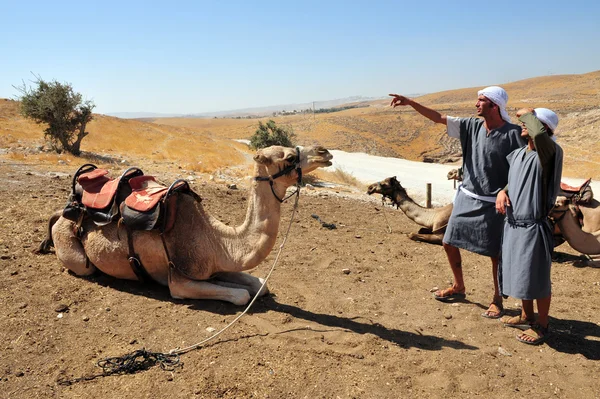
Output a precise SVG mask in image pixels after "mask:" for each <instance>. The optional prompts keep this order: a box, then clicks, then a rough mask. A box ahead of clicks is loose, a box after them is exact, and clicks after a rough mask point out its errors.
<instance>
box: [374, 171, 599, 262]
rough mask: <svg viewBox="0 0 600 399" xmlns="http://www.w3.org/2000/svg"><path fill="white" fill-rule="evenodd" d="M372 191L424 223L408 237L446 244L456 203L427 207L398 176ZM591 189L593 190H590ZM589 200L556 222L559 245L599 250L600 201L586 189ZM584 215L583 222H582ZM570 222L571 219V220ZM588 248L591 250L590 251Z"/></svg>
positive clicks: (562, 198)
mask: <svg viewBox="0 0 600 399" xmlns="http://www.w3.org/2000/svg"><path fill="white" fill-rule="evenodd" d="M456 175H458V173H453V172H452V171H451V172H450V173H448V178H449V179H450V178H451V176H456ZM367 193H368V194H375V193H378V194H382V195H383V197H384V198H389V199H390V200H391V201H392V202H393V203H394V204H395V205H396V206H397V207H399V208H400V209H401V210H402V211H403V212H404V213H405V214H406V216H407V217H408V218H409V219H411V220H412V221H413V222H415V223H417V224H419V225H421V226H423V229H421V230H419V233H410V234H409V235H408V237H409V238H410V239H411V240H414V241H421V242H427V243H430V244H439V245H441V244H442V239H443V238H444V232H445V229H446V226H447V225H448V220H449V219H450V214H451V213H452V204H448V205H445V206H443V207H441V208H424V207H422V206H420V205H418V204H417V203H415V202H414V201H413V200H412V199H411V198H410V197H409V196H408V194H407V193H406V190H405V189H404V187H402V185H401V184H400V182H398V180H396V178H395V177H388V178H387V179H385V180H382V181H380V182H377V183H373V184H371V185H370V186H369V187H368V191H367ZM587 193H589V194H587ZM586 196H587V197H586V198H587V199H586V203H585V204H579V205H578V206H577V207H575V206H574V205H570V208H568V209H569V210H570V212H569V213H570V215H569V218H568V220H566V221H564V222H563V223H562V224H561V223H557V224H556V230H555V233H554V239H555V246H558V245H560V244H562V243H563V242H564V241H565V240H566V241H567V242H568V243H569V245H571V247H573V248H574V249H575V250H577V251H580V252H581V253H582V254H586V255H594V254H596V252H595V251H596V249H595V245H596V240H595V239H593V238H592V237H599V236H600V203H598V201H596V200H595V199H591V198H589V196H591V191H586ZM559 199H561V201H562V202H563V203H560V204H559V201H558V199H557V208H555V209H558V212H559V213H560V212H561V211H562V210H563V209H567V208H566V207H565V206H566V205H564V202H569V200H568V198H566V197H559ZM580 215H581V219H582V222H580ZM571 219H572V220H573V221H574V222H576V224H577V226H578V228H579V231H575V230H573V228H572V227H573V226H572V224H571V223H570V221H571ZM567 222H569V223H568V224H567ZM563 224H564V226H565V228H569V230H568V234H565V232H564V231H563V227H562V225H563ZM586 251H587V252H586Z"/></svg>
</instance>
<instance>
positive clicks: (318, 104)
mask: <svg viewBox="0 0 600 399" xmlns="http://www.w3.org/2000/svg"><path fill="white" fill-rule="evenodd" d="M382 98H384V97H363V96H352V97H346V98H338V99H335V100H324V101H314V102H310V103H296V104H281V105H269V106H265V107H253V108H242V109H234V110H225V111H217V112H198V113H193V114H162V113H152V112H111V113H108V114H107V115H110V116H116V117H118V118H124V119H142V118H143V119H148V118H214V117H238V116H239V117H246V116H249V115H252V116H269V115H272V114H273V112H282V111H287V112H292V111H294V110H297V111H300V110H304V109H312V108H313V107H314V108H315V109H319V108H332V107H336V106H339V105H344V104H352V103H357V102H365V101H373V100H379V99H382Z"/></svg>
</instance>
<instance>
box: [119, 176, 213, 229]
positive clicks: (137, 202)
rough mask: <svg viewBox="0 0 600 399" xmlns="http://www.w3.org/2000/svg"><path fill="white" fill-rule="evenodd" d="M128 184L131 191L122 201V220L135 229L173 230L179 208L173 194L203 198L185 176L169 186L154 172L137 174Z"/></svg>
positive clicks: (197, 198)
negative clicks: (152, 174)
mask: <svg viewBox="0 0 600 399" xmlns="http://www.w3.org/2000/svg"><path fill="white" fill-rule="evenodd" d="M129 186H130V187H131V189H132V192H131V194H130V195H129V196H128V197H127V198H126V199H125V201H123V202H122V203H121V204H120V212H121V221H122V222H123V224H125V226H126V227H127V228H130V229H132V230H152V229H154V228H158V229H159V230H160V231H161V233H163V232H167V231H169V230H171V228H172V227H173V225H174V224H175V216H176V212H177V208H176V205H177V198H176V196H175V195H173V194H179V193H185V194H189V195H192V196H193V197H194V198H195V199H196V200H197V201H201V199H200V197H199V196H198V195H197V194H196V193H194V192H193V191H192V189H191V188H190V186H189V184H188V182H187V181H185V180H182V179H179V180H176V181H175V182H174V183H173V184H171V186H170V187H167V186H163V185H162V184H160V183H158V182H157V181H156V179H155V178H154V177H153V176H136V177H134V178H132V179H130V180H129ZM159 205H162V206H159Z"/></svg>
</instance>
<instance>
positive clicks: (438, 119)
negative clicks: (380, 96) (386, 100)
mask: <svg viewBox="0 0 600 399" xmlns="http://www.w3.org/2000/svg"><path fill="white" fill-rule="evenodd" d="M390 96H391V97H394V98H393V99H392V102H391V103H390V105H391V106H392V107H394V108H396V107H397V106H400V105H402V106H404V105H410V106H411V107H413V108H414V110H415V111H417V112H418V113H420V114H421V115H423V116H424V117H425V118H427V119H429V120H431V121H432V122H435V123H442V124H444V125H445V124H446V115H442V114H440V113H439V112H437V111H435V110H433V109H431V108H427V107H426V106H424V105H421V104H419V103H418V102H416V101H414V100H411V99H410V98H408V97H404V96H401V95H400V94H390Z"/></svg>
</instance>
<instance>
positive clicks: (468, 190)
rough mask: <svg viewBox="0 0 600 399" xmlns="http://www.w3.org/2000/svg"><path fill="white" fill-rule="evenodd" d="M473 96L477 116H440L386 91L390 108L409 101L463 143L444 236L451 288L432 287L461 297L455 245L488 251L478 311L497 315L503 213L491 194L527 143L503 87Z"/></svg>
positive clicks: (446, 296) (445, 297) (444, 297)
mask: <svg viewBox="0 0 600 399" xmlns="http://www.w3.org/2000/svg"><path fill="white" fill-rule="evenodd" d="M477 95H478V98H477V102H476V104H475V107H476V108H477V115H478V116H480V117H481V118H455V117H451V116H446V115H442V114H440V113H439V112H437V111H435V110H432V109H430V108H427V107H425V106H423V105H421V104H419V103H417V102H416V101H414V100H411V99H409V98H407V97H404V96H401V95H398V94H390V96H392V97H394V98H393V99H392V102H391V105H392V106H393V107H397V106H400V105H410V106H411V107H412V108H414V109H415V110H416V111H417V112H418V113H420V114H421V115H423V116H425V117H426V118H428V119H430V120H431V121H433V122H435V123H441V124H444V125H446V126H447V133H448V135H449V136H450V137H454V138H458V139H460V143H461V147H462V155H463V166H462V168H463V182H462V185H461V187H460V188H459V190H458V192H457V195H456V197H455V199H454V208H453V210H452V215H451V216H450V220H449V222H448V226H447V228H446V233H445V235H444V240H443V245H444V250H445V251H446V255H447V257H448V262H449V263H450V268H451V269H452V274H453V276H454V282H453V284H452V286H451V287H450V288H447V289H443V290H438V291H436V292H435V293H434V297H435V299H437V300H440V301H443V302H448V301H452V300H456V299H462V298H465V296H466V295H465V282H464V278H463V272H462V258H461V254H460V250H459V248H463V249H466V250H468V251H471V252H475V253H477V254H480V255H484V256H489V257H490V259H491V262H492V276H493V279H494V298H493V300H492V302H491V304H490V307H489V308H488V310H487V311H486V312H484V313H483V314H482V316H484V317H489V318H499V317H501V316H502V315H503V313H504V308H503V306H502V296H501V295H500V290H499V288H498V280H497V275H498V255H499V253H500V236H501V234H502V223H503V216H502V215H500V214H498V213H497V212H496V208H495V203H496V195H497V194H498V192H499V191H500V190H502V189H503V188H504V187H505V186H506V183H507V179H508V161H507V160H506V156H507V155H508V154H510V153H511V152H512V151H513V150H515V149H517V148H520V147H522V146H524V145H525V143H526V142H525V140H524V139H522V138H521V128H520V127H519V126H517V125H513V124H512V123H510V117H509V116H508V113H507V112H506V102H507V101H508V95H507V94H506V91H505V90H504V89H502V88H501V87H498V86H491V87H487V88H485V89H483V90H480V91H479V92H478V93H477Z"/></svg>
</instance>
